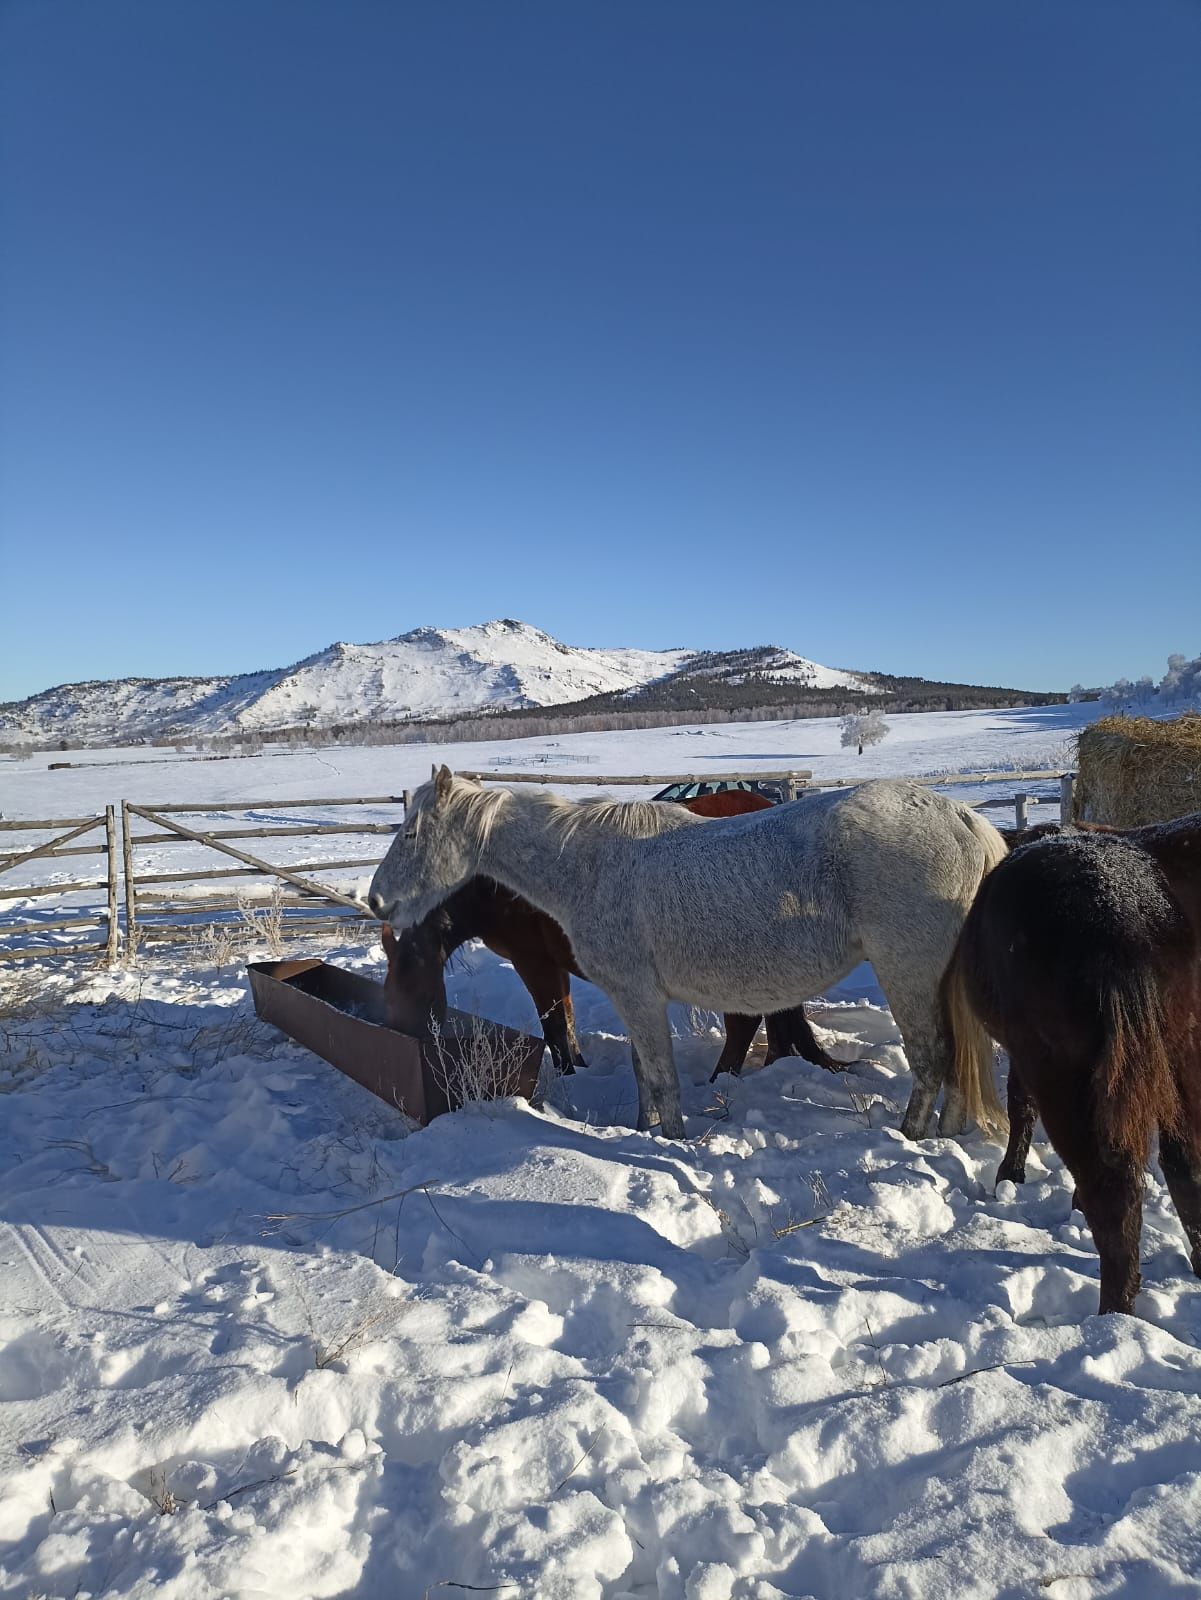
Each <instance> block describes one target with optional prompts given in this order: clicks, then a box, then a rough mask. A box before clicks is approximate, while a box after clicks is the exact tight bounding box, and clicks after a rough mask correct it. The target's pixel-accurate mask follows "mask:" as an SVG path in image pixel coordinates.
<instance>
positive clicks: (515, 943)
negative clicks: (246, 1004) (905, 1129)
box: [382, 789, 846, 1083]
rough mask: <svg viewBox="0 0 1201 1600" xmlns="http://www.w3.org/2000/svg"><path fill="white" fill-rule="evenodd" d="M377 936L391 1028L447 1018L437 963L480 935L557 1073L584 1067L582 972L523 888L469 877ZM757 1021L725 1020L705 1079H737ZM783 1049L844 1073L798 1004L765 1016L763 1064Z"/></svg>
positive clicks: (694, 806) (731, 808)
mask: <svg viewBox="0 0 1201 1600" xmlns="http://www.w3.org/2000/svg"><path fill="white" fill-rule="evenodd" d="M681 803H682V804H683V805H684V806H685V807H686V808H687V809H688V810H689V811H692V812H695V813H696V814H697V815H698V816H708V817H713V816H741V815H743V814H744V813H747V812H751V811H766V810H767V809H769V808H770V806H771V804H772V802H771V801H770V800H769V799H767V798H766V796H764V795H761V794H756V793H754V792H753V791H751V790H747V789H724V790H720V791H718V792H717V793H716V794H707V795H699V796H697V797H695V798H694V799H692V800H686V801H683V802H681ZM382 939H383V946H384V953H385V955H386V956H387V959H388V976H387V979H386V981H385V985H384V990H385V995H386V999H387V1005H388V1014H389V1020H390V1022H391V1024H392V1026H393V1027H394V1028H399V1029H400V1030H401V1031H402V1032H404V1033H413V1034H418V1035H421V1034H425V1033H427V1032H428V1031H429V1024H430V1020H431V1018H432V1019H433V1020H434V1021H435V1022H442V1021H443V1020H444V1019H445V1017H446V983H445V979H444V976H443V969H444V968H445V966H446V963H447V962H448V961H449V960H450V959H451V957H452V956H453V954H454V952H455V951H456V950H457V949H459V947H460V946H461V945H463V944H465V943H466V942H467V941H468V940H469V939H480V940H482V941H483V942H484V944H486V945H487V946H488V948H489V950H491V951H493V953H494V954H496V955H499V956H501V957H502V958H503V959H505V960H507V961H510V962H512V964H513V968H514V971H515V972H516V973H517V976H518V977H519V978H520V979H521V981H522V983H523V984H524V985H525V987H526V988H527V989H528V991H529V993H530V997H531V998H532V1000H533V1001H534V1004H535V1005H536V1006H537V1008H538V1017H539V1020H540V1021H541V1023H542V1032H543V1037H544V1038H545V1040H546V1043H547V1047H548V1048H549V1050H550V1053H551V1059H552V1061H553V1062H554V1066H555V1070H556V1072H558V1073H560V1074H566V1073H570V1072H573V1071H574V1070H575V1068H576V1067H582V1066H585V1065H586V1064H587V1063H586V1062H585V1061H584V1058H583V1056H582V1055H581V1054H580V1048H579V1044H578V1042H577V1040H576V1034H575V1012H574V1008H573V1006H572V1001H571V974H573V973H574V974H575V976H576V977H577V978H581V977H584V974H583V973H582V972H581V971H580V968H579V965H578V963H577V962H576V959H575V955H574V953H573V951H572V948H571V945H570V944H569V943H568V941H567V939H566V937H565V936H564V933H563V930H562V929H561V928H560V927H559V925H558V924H557V923H556V922H555V921H553V919H552V918H550V917H548V916H546V915H545V913H543V912H541V911H539V910H537V909H536V908H535V907H534V906H532V905H530V903H529V901H528V900H523V899H522V898H521V896H520V895H517V894H513V893H512V892H511V891H510V890H508V889H505V888H503V887H502V886H501V885H500V884H498V883H494V882H493V881H492V880H491V879H490V878H473V879H471V880H469V881H468V882H467V883H465V884H464V885H463V887H462V888H461V889H458V890H456V892H455V893H454V894H453V895H451V896H450V898H449V899H448V900H447V901H445V902H444V903H443V904H442V905H441V906H439V907H437V909H436V910H434V911H431V912H430V914H429V916H428V917H426V918H425V919H424V921H423V922H421V923H420V924H419V925H418V926H417V927H416V928H410V929H408V930H406V932H405V933H404V934H403V935H402V936H401V938H400V939H397V937H396V935H395V934H394V933H393V932H392V930H391V928H389V927H388V925H387V924H386V923H385V925H384V927H383V929H382ZM760 1020H761V1019H760V1018H759V1017H743V1016H737V1015H733V1014H731V1015H730V1016H727V1017H726V1019H725V1025H726V1038H725V1043H724V1045H723V1046H722V1051H721V1054H720V1056H719V1057H718V1060H717V1065H716V1066H715V1067H714V1069H713V1073H712V1076H711V1077H710V1079H709V1081H710V1083H713V1082H715V1081H716V1079H717V1078H718V1077H719V1076H720V1075H721V1074H722V1073H723V1072H729V1073H731V1074H732V1075H734V1076H737V1075H738V1074H739V1073H740V1072H741V1071H742V1067H743V1063H744V1062H745V1061H746V1057H747V1052H748V1051H749V1050H750V1047H751V1043H752V1041H753V1040H754V1037H755V1034H756V1033H757V1032H758V1029H759V1023H760ZM789 1055H799V1056H803V1057H804V1059H805V1060H806V1061H811V1062H813V1064H814V1065H815V1066H819V1067H824V1068H825V1069H826V1070H827V1071H828V1072H843V1071H845V1070H846V1069H845V1066H844V1064H843V1063H842V1062H840V1061H835V1060H834V1059H833V1057H831V1056H829V1055H827V1054H826V1052H825V1051H824V1050H823V1049H822V1048H821V1046H820V1045H819V1044H818V1042H817V1040H816V1039H815V1038H814V1035H813V1029H812V1028H811V1027H810V1026H809V1021H808V1018H807V1017H806V1016H805V1013H804V1010H803V1009H802V1008H801V1007H799V1006H798V1007H795V1008H793V1009H792V1010H789V1011H784V1012H781V1013H780V1015H779V1016H778V1017H769V1018H768V1019H767V1056H766V1060H767V1062H768V1064H770V1063H771V1062H773V1061H777V1060H779V1058H780V1057H781V1056H789Z"/></svg>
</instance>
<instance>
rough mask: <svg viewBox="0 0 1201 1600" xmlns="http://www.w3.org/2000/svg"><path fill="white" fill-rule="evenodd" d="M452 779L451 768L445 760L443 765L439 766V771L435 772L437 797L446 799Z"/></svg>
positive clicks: (435, 793)
mask: <svg viewBox="0 0 1201 1600" xmlns="http://www.w3.org/2000/svg"><path fill="white" fill-rule="evenodd" d="M450 780H451V771H450V768H449V767H448V766H447V765H446V763H445V762H443V764H442V766H441V767H439V769H438V771H437V772H436V773H435V774H434V795H435V798H436V799H438V800H445V799H446V797H447V795H448V794H449V793H450Z"/></svg>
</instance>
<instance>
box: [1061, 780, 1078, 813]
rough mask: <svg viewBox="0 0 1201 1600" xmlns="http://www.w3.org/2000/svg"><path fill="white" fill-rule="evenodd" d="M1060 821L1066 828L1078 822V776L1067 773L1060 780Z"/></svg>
mask: <svg viewBox="0 0 1201 1600" xmlns="http://www.w3.org/2000/svg"><path fill="white" fill-rule="evenodd" d="M1059 820H1060V822H1061V823H1063V824H1064V825H1065V826H1066V825H1067V824H1068V823H1069V822H1075V820H1076V774H1075V773H1074V772H1065V773H1063V774H1062V775H1061V776H1060V779H1059Z"/></svg>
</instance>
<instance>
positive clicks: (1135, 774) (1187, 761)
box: [1076, 712, 1201, 828]
mask: <svg viewBox="0 0 1201 1600" xmlns="http://www.w3.org/2000/svg"><path fill="white" fill-rule="evenodd" d="M1077 749H1078V752H1079V768H1080V771H1079V777H1078V779H1077V789H1076V793H1077V808H1078V815H1079V816H1080V818H1081V819H1082V820H1083V821H1085V822H1107V823H1109V824H1110V826H1111V827H1115V828H1138V827H1141V826H1142V825H1143V823H1145V822H1168V821H1170V820H1171V819H1172V818H1173V817H1184V816H1187V815H1188V814H1189V813H1190V812H1192V811H1201V715H1198V714H1197V713H1196V712H1188V713H1186V714H1185V715H1184V716H1182V717H1177V718H1175V719H1174V720H1173V721H1171V722H1157V721H1156V720H1155V719H1154V718H1152V717H1103V718H1102V719H1101V720H1100V721H1099V722H1094V723H1093V725H1092V726H1091V727H1089V728H1085V729H1084V730H1083V731H1082V732H1081V734H1080V737H1079V740H1078V742H1077Z"/></svg>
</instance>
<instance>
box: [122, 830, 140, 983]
mask: <svg viewBox="0 0 1201 1600" xmlns="http://www.w3.org/2000/svg"><path fill="white" fill-rule="evenodd" d="M121 847H122V858H123V861H124V865H125V959H126V961H132V960H133V958H134V957H135V956H136V955H137V953H138V910H137V887H136V885H135V883H134V876H133V844H132V843H131V841H130V829H129V801H128V800H122V802H121Z"/></svg>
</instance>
